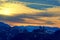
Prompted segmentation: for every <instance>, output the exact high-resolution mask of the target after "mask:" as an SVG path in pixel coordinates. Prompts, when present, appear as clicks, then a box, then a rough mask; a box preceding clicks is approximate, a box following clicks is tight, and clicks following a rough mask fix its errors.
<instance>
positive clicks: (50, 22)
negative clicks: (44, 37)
mask: <svg viewBox="0 0 60 40" xmlns="http://www.w3.org/2000/svg"><path fill="white" fill-rule="evenodd" d="M45 23H46V24H50V25H53V24H55V23H54V22H52V21H46V22H45Z"/></svg>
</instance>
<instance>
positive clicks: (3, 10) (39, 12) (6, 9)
mask: <svg viewBox="0 0 60 40" xmlns="http://www.w3.org/2000/svg"><path fill="white" fill-rule="evenodd" d="M0 22H4V23H7V24H9V25H11V26H22V25H23V26H27V25H33V26H40V25H43V26H55V27H60V0H0Z"/></svg>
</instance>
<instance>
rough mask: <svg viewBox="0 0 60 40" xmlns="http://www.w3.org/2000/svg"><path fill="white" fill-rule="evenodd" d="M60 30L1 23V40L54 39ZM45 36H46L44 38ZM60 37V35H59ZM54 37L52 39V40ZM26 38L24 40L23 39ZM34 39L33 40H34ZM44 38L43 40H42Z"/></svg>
mask: <svg viewBox="0 0 60 40" xmlns="http://www.w3.org/2000/svg"><path fill="white" fill-rule="evenodd" d="M59 31H60V28H57V27H49V26H14V27H11V26H9V25H8V24H6V23H3V22H0V40H20V39H21V40H27V39H28V40H30V39H31V40H45V39H46V40H47V37H48V38H49V39H52V38H53V37H55V36H54V35H57V34H58V33H60V32H59ZM43 35H44V36H43ZM58 35H59V34H58ZM51 37H52V38H51ZM22 38H24V39H22ZM32 38H33V39H32ZM41 38H43V39H41ZM49 39H48V40H49Z"/></svg>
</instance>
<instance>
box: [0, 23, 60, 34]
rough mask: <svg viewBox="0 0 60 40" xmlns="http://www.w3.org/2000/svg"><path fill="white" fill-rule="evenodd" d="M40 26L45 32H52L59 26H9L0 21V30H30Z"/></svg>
mask: <svg viewBox="0 0 60 40" xmlns="http://www.w3.org/2000/svg"><path fill="white" fill-rule="evenodd" d="M40 27H42V28H43V30H44V29H46V32H47V33H53V32H55V31H56V30H60V28H57V27H49V26H14V27H11V26H9V25H8V24H5V23H3V22H0V31H3V30H9V29H12V30H13V29H17V30H25V29H26V30H27V31H29V32H32V31H33V30H35V29H39V28H40Z"/></svg>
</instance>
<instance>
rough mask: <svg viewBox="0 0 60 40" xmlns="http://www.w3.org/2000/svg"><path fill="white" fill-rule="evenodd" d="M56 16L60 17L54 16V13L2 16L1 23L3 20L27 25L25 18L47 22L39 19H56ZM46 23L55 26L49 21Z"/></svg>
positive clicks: (0, 17) (0, 16)
mask: <svg viewBox="0 0 60 40" xmlns="http://www.w3.org/2000/svg"><path fill="white" fill-rule="evenodd" d="M56 16H58V15H56V14H52V13H36V14H30V13H29V14H20V15H16V16H2V15H0V21H1V20H2V21H10V22H18V23H27V22H25V20H24V19H25V18H28V19H34V20H37V21H46V20H43V19H38V18H41V17H56ZM28 23H29V22H28ZM46 23H47V24H54V23H52V22H50V21H47V22H46ZM31 24H32V23H31Z"/></svg>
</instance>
